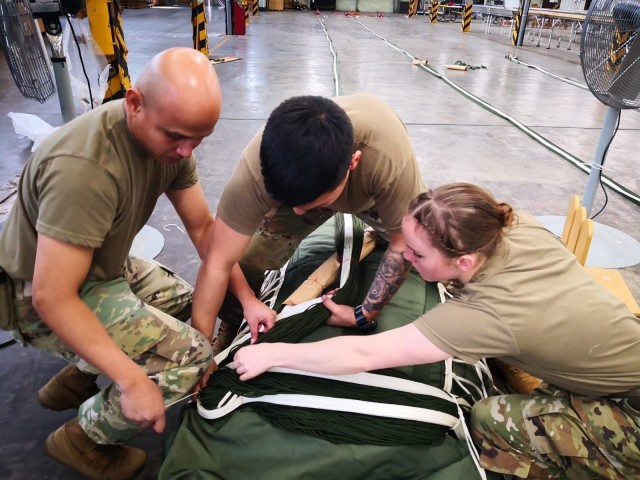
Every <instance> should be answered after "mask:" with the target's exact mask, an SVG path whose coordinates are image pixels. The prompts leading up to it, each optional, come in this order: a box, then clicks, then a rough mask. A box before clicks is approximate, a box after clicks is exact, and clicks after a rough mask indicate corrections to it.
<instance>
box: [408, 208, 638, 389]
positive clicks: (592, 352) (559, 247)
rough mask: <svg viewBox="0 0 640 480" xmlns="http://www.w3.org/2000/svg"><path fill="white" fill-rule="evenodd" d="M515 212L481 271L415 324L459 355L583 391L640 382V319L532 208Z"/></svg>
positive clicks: (467, 359)
mask: <svg viewBox="0 0 640 480" xmlns="http://www.w3.org/2000/svg"><path fill="white" fill-rule="evenodd" d="M518 218H519V221H518V223H517V224H516V225H515V226H514V227H513V228H511V229H510V230H509V232H508V233H507V235H506V238H505V241H504V243H503V244H502V246H501V247H500V248H499V250H498V251H497V252H496V254H495V256H493V257H492V258H491V259H490V260H489V261H488V262H487V264H486V266H485V267H484V268H483V269H481V271H480V272H479V273H478V274H476V277H475V278H474V279H473V280H472V281H471V282H469V283H468V284H466V285H465V286H464V287H463V288H461V289H460V290H458V291H456V292H455V293H454V297H453V299H450V300H448V301H447V302H445V303H444V304H441V305H438V306H437V307H436V308H434V309H433V310H430V311H429V312H427V313H425V314H424V315H423V316H421V317H420V318H418V319H417V320H416V321H415V322H414V324H415V325H416V327H417V328H418V329H419V330H420V331H421V332H422V333H423V334H424V335H425V336H426V337H427V338H428V339H429V340H430V341H431V342H433V344H434V345H436V346H437V347H438V348H440V349H441V350H443V351H444V352H447V353H449V354H451V355H453V356H455V357H458V358H461V359H463V360H465V361H467V362H470V363H475V362H476V361H478V360H480V359H481V358H482V357H498V358H501V359H502V360H504V361H505V362H507V363H509V364H511V365H514V366H516V367H519V368H522V369H523V370H525V371H527V372H530V373H532V374H533V375H535V376H537V377H539V378H541V379H543V380H545V381H546V382H549V383H551V384H553V385H556V386H558V387H561V388H564V389H566V390H569V391H571V392H574V393H576V394H580V395H586V396H606V395H610V394H615V393H621V392H627V391H629V390H631V389H634V388H636V387H639V386H640V320H639V319H637V318H636V317H634V316H633V315H632V314H631V312H630V311H629V310H628V308H627V307H626V306H625V305H624V303H622V301H620V300H618V299H617V298H615V297H614V296H613V295H612V294H611V293H610V292H609V291H608V290H607V289H606V288H605V287H603V286H601V285H600V284H598V283H597V282H596V281H595V280H594V279H593V278H592V277H591V275H589V273H588V272H586V271H585V270H584V267H582V266H581V265H580V264H579V263H578V262H577V261H576V259H575V256H574V255H573V254H572V253H571V252H569V250H568V249H567V248H566V247H565V246H564V245H563V244H562V242H561V241H560V239H558V238H557V237H556V236H555V235H553V234H552V233H551V232H549V231H548V230H546V229H545V228H544V227H543V226H542V225H541V224H540V223H539V222H538V221H537V220H536V219H535V218H533V217H532V216H530V215H526V214H520V215H518Z"/></svg>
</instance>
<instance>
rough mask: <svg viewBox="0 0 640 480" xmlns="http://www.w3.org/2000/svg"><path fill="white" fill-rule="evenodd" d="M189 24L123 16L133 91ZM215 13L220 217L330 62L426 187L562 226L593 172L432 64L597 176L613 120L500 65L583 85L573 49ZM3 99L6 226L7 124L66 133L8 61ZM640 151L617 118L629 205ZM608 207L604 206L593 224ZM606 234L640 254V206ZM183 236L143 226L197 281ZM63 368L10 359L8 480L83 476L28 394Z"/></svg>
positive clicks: (434, 29) (616, 146)
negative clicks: (243, 29)
mask: <svg viewBox="0 0 640 480" xmlns="http://www.w3.org/2000/svg"><path fill="white" fill-rule="evenodd" d="M190 15H191V12H190V9H189V8H185V7H175V8H159V7H154V8H151V9H143V10H125V12H124V32H125V40H126V43H127V46H128V48H129V71H130V74H131V77H132V79H133V80H134V81H135V78H136V75H137V74H138V72H139V71H140V68H141V66H142V65H143V64H144V63H145V62H146V61H147V60H148V59H149V58H150V57H151V56H152V55H153V54H155V53H156V52H158V51H160V50H162V49H164V48H167V47H170V46H176V45H182V46H191V22H190ZM209 15H210V22H209V25H208V31H209V44H210V48H211V55H212V56H224V55H232V56H237V57H241V58H242V60H240V61H236V62H231V63H226V64H221V65H218V66H217V67H216V70H217V72H218V75H219V77H220V80H221V83H222V88H223V93H224V107H223V112H222V118H221V120H220V122H219V124H218V126H217V127H216V130H215V132H214V133H213V135H211V137H210V138H208V139H206V140H205V141H204V142H203V143H202V145H201V146H200V147H199V148H198V150H197V151H196V153H197V156H198V158H199V168H200V175H201V180H202V182H203V186H204V189H205V192H206V194H207V197H208V200H209V203H210V206H211V208H212V209H213V210H214V211H215V208H216V206H217V204H218V200H219V198H220V194H221V192H222V189H223V186H224V184H225V181H226V180H227V178H228V177H229V175H230V174H231V171H232V169H233V167H234V164H235V162H236V161H237V159H238V158H239V154H240V152H241V150H242V148H243V147H244V145H245V144H246V142H247V141H248V140H249V139H250V138H251V136H252V135H253V134H254V132H255V131H256V130H257V129H258V128H259V126H260V125H261V124H263V123H264V122H265V121H266V119H267V117H268V115H269V113H270V112H271V110H272V109H273V108H274V107H276V106H277V105H278V104H279V103H280V102H281V101H282V100H284V99H285V98H288V97H290V96H294V95H298V94H316V95H325V96H332V95H334V94H335V92H336V84H335V82H334V66H333V61H334V59H333V56H332V53H331V50H332V49H333V51H335V53H336V55H337V69H336V70H337V74H338V75H337V77H338V87H339V90H338V91H339V93H340V94H342V95H348V94H351V93H355V92H360V91H368V92H372V93H374V94H377V95H379V96H381V97H383V98H384V99H386V100H387V101H388V102H389V103H390V104H391V105H392V106H393V107H394V108H395V109H396V110H397V112H398V114H399V115H400V117H401V118H402V119H403V120H404V121H405V123H406V125H407V128H408V130H409V133H410V135H411V138H412V140H413V141H414V145H415V149H416V151H417V155H418V159H419V161H420V165H421V168H422V172H423V176H424V178H425V180H426V181H427V183H428V184H429V185H430V186H437V185H440V184H442V183H446V182H450V181H457V180H461V181H471V182H475V183H478V184H480V185H483V186H484V187H487V188H489V189H490V190H492V191H493V192H494V193H495V195H496V196H497V197H499V198H500V199H503V200H505V201H508V202H511V203H512V204H513V205H514V206H515V207H516V208H518V209H524V210H527V211H530V212H532V213H534V214H536V215H554V216H563V215H564V213H565V209H566V206H567V202H568V199H569V197H570V196H571V195H573V194H582V193H583V190H584V188H585V185H586V179H587V177H586V175H585V174H584V173H582V172H581V171H579V170H578V169H577V168H575V167H574V166H572V165H570V164H569V163H568V162H567V161H565V160H563V159H562V158H560V157H559V156H557V155H556V154H554V153H552V152H551V151H550V150H548V149H546V148H544V147H543V146H541V145H540V144H539V143H537V142H535V141H533V140H532V139H531V138H530V137H529V136H527V135H525V134H524V133H523V132H521V131H520V130H518V129H517V128H516V127H514V126H513V125H512V124H511V123H508V122H507V121H505V120H504V119H502V118H500V117H499V116H497V115H495V114H493V113H490V112H489V111H487V110H485V109H483V108H481V107H480V106H478V105H477V104H475V103H473V102H471V101H470V100H469V99H468V98H466V97H464V96H463V95H461V94H459V93H458V92H456V91H455V90H454V89H452V88H451V87H450V86H448V85H447V84H445V83H444V82H443V81H441V80H439V79H438V78H436V77H435V76H434V75H431V74H429V73H427V72H425V71H423V70H421V69H420V68H418V67H417V66H415V65H412V62H411V58H410V56H409V55H411V56H413V57H415V58H419V59H427V60H428V61H429V65H430V66H431V67H433V68H434V69H435V70H436V71H438V72H440V73H442V74H444V75H446V76H447V77H448V78H449V79H450V80H451V81H453V82H455V83H456V84H458V85H459V86H460V87H462V88H464V89H466V90H468V91H469V92H471V93H473V94H475V95H477V96H478V97H480V98H482V99H483V100H484V101H486V102H487V103H489V104H491V105H493V106H494V107H495V108H497V109H499V110H500V111H502V112H504V113H505V114H507V115H509V116H511V117H513V118H515V119H517V120H519V121H520V122H522V123H523V124H524V125H527V126H528V127H530V128H531V129H533V130H534V131H535V132H537V133H538V134H540V135H542V136H544V137H546V138H547V139H548V140H549V141H551V142H553V143H555V144H556V145H558V146H559V147H561V148H562V149H564V150H566V151H568V152H570V153H571V154H573V155H575V156H577V157H579V158H580V159H582V160H583V161H586V162H591V160H592V158H593V155H594V152H595V148H596V144H597V142H598V137H599V134H600V128H601V126H602V123H603V118H604V114H605V111H606V107H604V106H603V105H602V104H600V103H599V102H598V101H597V100H596V99H595V98H594V97H593V95H592V94H591V93H590V92H589V91H587V90H583V89H580V88H578V87H575V86H573V85H570V84H567V83H564V82H562V81H560V80H558V79H556V78H553V77H551V76H548V75H545V74H543V73H541V72H539V71H536V70H534V69H530V68H526V67H524V66H521V65H517V64H516V63H513V62H510V61H508V60H506V59H505V55H507V54H511V55H517V56H518V58H519V59H521V60H523V61H525V62H527V63H530V64H533V65H536V66H538V67H540V68H542V69H544V70H547V71H550V72H552V73H554V74H556V75H558V76H560V77H568V78H571V79H574V80H577V81H578V82H580V83H584V80H583V76H582V70H581V67H580V60H579V56H578V51H579V48H578V46H576V45H574V47H573V48H572V50H571V51H568V50H566V43H565V44H564V45H563V46H561V47H560V48H556V47H555V46H553V47H552V48H551V49H549V50H547V49H545V48H544V46H543V47H539V48H536V47H535V46H533V45H532V44H531V43H526V44H525V46H524V47H521V48H518V49H515V48H514V47H511V46H510V44H509V39H508V37H506V36H502V35H500V34H499V31H500V28H499V27H494V29H493V31H492V33H491V34H484V33H483V26H482V23H481V21H480V20H476V21H474V22H473V23H472V31H471V32H469V33H466V34H463V33H461V31H460V24H459V23H439V24H437V25H431V24H429V23H428V21H427V18H426V17H423V16H418V17H416V18H413V19H408V18H406V17H405V16H403V15H388V16H385V17H383V18H378V17H377V16H376V15H375V13H373V14H363V13H361V14H360V16H359V17H358V18H357V19H354V18H350V17H347V16H345V15H344V13H341V12H322V14H321V15H315V14H314V12H312V11H311V12H310V11H295V10H286V11H283V12H260V15H259V16H258V17H254V18H252V19H251V24H250V25H249V26H248V27H247V35H245V36H233V37H227V36H225V35H224V33H225V26H224V12H223V11H222V10H220V9H217V8H213V9H210V10H209ZM385 40H386V42H385ZM329 42H331V44H330V43H329ZM543 43H544V42H543ZM457 60H462V61H464V62H466V63H468V64H471V65H484V66H486V69H478V70H469V71H466V72H459V71H453V70H446V69H445V67H444V65H445V64H451V63H454V62H455V61H457ZM194 94H196V93H195V92H194ZM0 99H1V102H0V138H2V145H3V149H4V151H5V154H4V155H2V156H0V187H2V186H4V187H2V188H0V226H1V224H2V221H3V217H4V216H5V215H6V210H7V207H8V205H10V203H11V196H10V194H11V192H12V191H13V190H14V185H13V184H12V183H11V181H12V180H13V179H15V177H16V176H17V175H19V174H20V172H21V170H22V167H23V165H24V163H25V161H26V160H27V158H28V156H29V152H30V148H31V142H30V141H29V140H27V139H25V138H23V137H19V136H17V135H16V134H15V133H14V131H13V128H12V125H11V121H10V120H9V118H8V117H7V116H6V114H7V113H9V112H22V113H32V114H36V115H38V116H40V117H41V118H42V119H43V120H45V121H47V122H48V123H50V124H52V125H59V124H60V123H61V122H62V120H61V115H60V108H59V104H58V101H57V98H55V97H54V98H53V99H50V100H48V101H47V102H46V103H44V104H39V103H37V102H34V101H31V100H25V99H23V98H22V97H21V95H20V93H19V92H18V90H17V88H16V87H15V86H14V84H13V81H12V79H11V75H10V73H9V71H8V67H7V64H6V62H4V61H3V60H0ZM639 140H640V115H639V114H638V112H636V111H625V112H623V114H622V120H621V124H620V129H619V132H618V134H617V136H616V138H615V141H614V142H613V144H612V145H611V148H610V150H609V155H608V159H607V163H606V167H607V169H606V173H607V175H608V176H609V177H611V178H613V179H614V180H616V181H617V182H619V183H620V184H622V185H624V186H625V187H626V188H627V189H629V190H631V191H634V192H638V191H640V182H639V181H638V180H639V178H640V176H639V175H638V173H637V171H638V169H637V165H636V162H637V159H638V158H637V145H638V142H639ZM7 197H9V199H8V200H6V201H4V202H3V200H5V199H6V198H7ZM603 201H604V197H603V195H602V193H601V192H598V195H597V197H596V206H595V208H594V211H597V210H598V209H599V208H600V206H602V204H603ZM597 221H598V222H601V223H602V224H604V225H608V226H611V227H614V228H616V229H619V230H621V231H624V232H626V233H627V234H629V235H630V236H632V237H633V238H635V239H637V240H640V208H639V207H638V206H636V205H634V204H633V203H631V202H630V201H628V200H626V199H624V198H622V197H621V196H620V195H618V194H616V193H612V192H610V193H609V201H608V204H607V207H606V208H605V210H604V211H603V212H602V213H601V214H600V215H599V216H598V218H597ZM179 223H180V222H179V219H178V217H177V215H176V214H175V213H174V211H173V210H172V209H171V207H170V205H169V203H168V202H167V201H166V200H164V199H161V201H160V202H159V204H158V207H157V209H156V211H155V212H154V214H153V216H152V218H151V220H150V221H149V224H150V225H151V226H153V227H155V228H156V229H158V230H159V231H160V232H162V234H163V235H164V239H165V246H164V249H163V250H162V252H161V253H160V255H159V256H158V257H157V259H158V260H159V261H161V262H164V263H166V264H167V265H169V266H170V267H172V268H174V269H175V270H177V271H178V272H180V273H181V274H182V275H183V276H184V277H185V278H186V279H187V280H189V281H191V282H193V281H194V280H195V275H196V271H197V267H198V259H197V257H196V255H195V250H194V248H193V247H192V246H191V244H190V243H189V240H188V238H187V236H186V235H185V234H184V233H183V232H182V231H181V230H180V229H178V228H176V227H175V226H171V225H170V224H179ZM623 274H624V276H625V278H626V280H627V282H628V283H629V285H630V286H631V289H632V291H633V293H634V294H635V296H636V298H637V299H639V298H640V267H638V266H633V267H629V268H625V269H624V270H623ZM62 366H63V362H62V361H61V360H59V359H56V358H52V357H49V356H47V355H45V354H41V353H39V352H37V351H35V350H33V349H25V348H21V347H19V346H17V345H15V344H12V345H7V346H4V347H2V348H0V385H2V386H1V387H0V431H1V432H2V439H1V440H0V478H2V479H11V480H18V479H36V478H43V479H75V478H80V477H79V476H77V475H75V474H74V473H73V472H71V471H70V470H69V469H67V468H66V467H64V466H61V465H58V464H57V463H55V462H54V461H52V460H50V459H49V458H48V457H47V456H46V455H45V453H44V450H43V448H42V445H43V442H44V440H45V438H46V436H47V435H48V434H49V432H51V431H53V430H54V429H55V428H57V427H58V426H59V425H60V424H62V423H63V422H65V421H66V420H68V419H69V418H71V417H72V416H73V413H72V412H66V413H53V412H47V411H44V410H43V409H41V408H40V407H39V406H38V404H37V403H36V400H35V396H34V394H35V392H36V390H37V389H38V388H39V387H40V386H41V385H42V384H43V383H44V382H45V381H46V380H48V378H50V376H51V375H53V374H54V373H55V372H56V371H57V370H58V369H59V368H60V367H62ZM176 421H177V408H174V409H173V410H172V411H171V412H170V414H169V422H168V429H172V428H174V427H175V426H176ZM164 440H165V436H164V435H160V436H159V435H156V434H154V433H151V432H146V433H144V434H143V435H141V436H140V437H139V438H138V439H136V440H135V441H134V442H133V443H134V444H135V445H137V446H141V447H143V448H145V449H146V450H147V452H148V453H149V461H148V464H147V467H146V469H145V471H144V473H143V474H141V476H140V477H139V478H155V476H156V474H157V471H158V469H159V467H160V464H161V461H162V448H163V444H164ZM266 467H268V466H266Z"/></svg>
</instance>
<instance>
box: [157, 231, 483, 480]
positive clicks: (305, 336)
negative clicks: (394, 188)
mask: <svg viewBox="0 0 640 480" xmlns="http://www.w3.org/2000/svg"><path fill="white" fill-rule="evenodd" d="M333 229H334V227H333V225H332V224H331V223H329V224H327V225H324V226H323V227H321V228H320V229H319V230H318V231H317V232H316V233H314V234H313V235H311V236H310V237H309V238H308V239H306V240H305V241H304V242H303V243H302V244H301V245H300V247H299V248H298V250H297V251H296V253H295V254H294V256H293V257H292V259H291V260H290V262H289V264H288V266H287V268H286V270H285V272H284V276H285V278H284V281H283V282H282V284H281V287H280V291H279V293H278V295H277V297H278V298H277V301H276V302H275V305H276V308H278V310H279V309H280V308H281V307H280V306H281V305H282V302H283V301H284V300H285V299H287V298H288V297H289V296H290V295H291V293H292V292H294V291H295V290H296V288H297V287H298V286H299V285H300V284H301V283H302V282H303V281H304V279H305V278H307V277H306V276H307V275H308V274H309V273H311V272H313V271H314V269H316V268H317V267H318V266H319V265H321V264H322V263H323V262H324V261H325V260H326V259H327V258H329V257H330V256H331V255H332V254H333V252H334V249H335V247H334V245H335V243H334V242H333V237H334V233H333ZM353 238H354V245H353V252H352V254H351V258H352V259H353V258H356V259H357V258H359V249H360V246H359V243H360V242H361V241H360V240H359V239H361V238H362V234H361V233H356V234H354V235H353ZM384 250H385V247H384V246H382V247H378V248H376V249H375V250H374V251H373V252H372V253H371V254H370V255H368V256H367V257H366V258H364V259H363V260H362V261H361V262H360V263H359V264H358V262H357V261H355V260H353V261H352V262H351V272H350V275H349V280H348V281H347V282H346V283H345V284H344V285H343V286H342V288H341V289H340V291H339V292H338V293H337V294H336V297H335V300H336V301H337V302H338V303H345V304H349V305H354V304H357V303H359V302H361V301H362V298H364V296H365V295H366V292H367V290H368V287H369V286H370V284H371V281H372V279H373V276H374V275H375V272H376V270H377V268H378V265H379V263H380V259H381V257H382V255H383V253H384ZM335 286H336V285H330V286H328V287H327V288H332V287H335ZM440 302H441V294H440V292H439V290H438V286H437V285H435V284H430V283H426V282H424V281H423V280H422V279H421V278H420V277H419V276H418V275H417V273H415V272H411V274H410V276H409V277H408V278H407V280H406V281H405V283H404V284H403V286H402V287H401V288H400V290H399V291H398V292H397V293H396V295H395V296H394V298H393V299H392V301H391V302H390V303H389V304H388V305H387V306H386V307H385V308H384V309H383V310H382V312H381V313H380V315H379V316H378V325H379V327H378V328H379V330H380V331H385V330H388V329H392V328H396V327H399V326H401V325H406V324H408V323H411V322H412V321H413V320H415V318H417V317H418V316H419V315H420V314H422V313H423V312H424V311H426V310H428V309H430V308H433V307H434V306H436V305H437V304H438V303H440ZM328 316H329V312H328V311H326V309H325V308H324V307H323V306H322V304H321V303H319V304H314V305H313V306H311V307H309V308H308V309H307V310H305V311H303V312H301V313H296V314H294V315H293V316H290V317H288V318H284V319H281V320H279V321H278V322H277V324H276V327H274V328H273V329H272V330H271V331H270V332H268V333H266V334H264V335H262V336H261V338H260V340H259V341H261V342H262V341H286V342H311V341H317V340H322V339H325V338H330V337H334V336H338V335H352V334H356V335H358V334H359V333H358V332H357V331H356V330H355V329H342V328H336V327H330V326H327V325H326V324H325V320H326V319H327V318H328ZM247 341H248V339H247V338H245V339H244V340H243V338H242V335H241V336H240V337H239V338H238V339H237V342H235V346H232V347H231V348H230V350H229V351H228V352H227V354H226V358H222V359H220V358H219V357H216V360H219V367H220V368H219V370H218V371H217V372H215V373H214V374H213V375H212V376H211V378H210V381H209V384H208V386H207V387H206V388H205V389H203V390H202V391H201V392H200V394H199V397H198V404H197V408H193V405H191V406H190V407H187V408H186V409H185V411H184V412H183V418H182V421H181V425H180V427H179V429H178V431H177V433H176V434H175V436H174V438H173V441H172V442H171V447H170V448H169V449H168V452H167V457H166V459H165V461H164V463H163V466H162V469H161V472H160V478H161V479H180V478H202V479H223V478H231V479H234V480H244V479H247V480H249V479H253V478H261V479H264V480H271V479H273V480H276V479H278V480H279V479H282V478H309V479H318V480H320V479H326V478H333V477H334V476H335V475H336V472H339V477H340V478H343V479H356V478H357V479H359V478H368V479H380V480H383V479H389V478H394V479H404V478H406V479H428V480H445V479H446V480H451V479H460V480H462V479H464V480H472V479H476V478H482V477H481V476H480V474H479V472H478V470H477V468H476V467H475V465H474V462H473V459H472V456H471V454H470V450H469V446H468V444H467V441H466V440H465V439H461V438H460V437H462V436H463V431H464V429H465V427H464V421H463V420H464V416H463V414H462V412H461V410H460V406H463V409H464V410H465V411H468V407H470V406H471V405H472V404H473V403H474V402H475V401H477V400H478V399H480V398H483V397H485V396H487V393H488V392H489V391H490V389H491V381H490V378H489V377H488V376H487V374H486V371H485V369H484V367H483V366H482V365H480V366H479V365H469V364H466V363H464V362H460V361H448V362H439V363H436V364H431V365H417V366H410V367H402V368H395V369H389V370H385V371H378V372H370V373H363V374H357V375H346V376H344V375H342V376H319V375H315V374H309V373H308V372H300V371H292V370H284V369H275V370H274V371H270V372H267V373H265V374H263V375H261V376H260V377H257V378H255V379H252V380H250V381H248V382H240V381H239V380H238V376H237V374H236V373H235V371H233V370H232V369H230V368H227V367H226V365H227V364H228V363H229V362H230V361H231V360H232V358H233V352H234V351H235V349H237V348H241V346H242V345H243V344H244V343H245V342H247ZM223 353H224V352H223ZM221 355H222V354H221ZM454 432H455V434H454Z"/></svg>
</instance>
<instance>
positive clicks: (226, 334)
mask: <svg viewBox="0 0 640 480" xmlns="http://www.w3.org/2000/svg"><path fill="white" fill-rule="evenodd" d="M239 328H240V323H231V322H221V323H220V326H219V327H218V335H216V338H214V339H213V343H212V344H211V348H213V356H214V357H215V356H216V355H218V354H219V353H220V352H222V351H224V350H226V349H227V348H228V347H229V345H231V344H232V343H233V341H234V340H235V338H236V336H237V335H238V329H239Z"/></svg>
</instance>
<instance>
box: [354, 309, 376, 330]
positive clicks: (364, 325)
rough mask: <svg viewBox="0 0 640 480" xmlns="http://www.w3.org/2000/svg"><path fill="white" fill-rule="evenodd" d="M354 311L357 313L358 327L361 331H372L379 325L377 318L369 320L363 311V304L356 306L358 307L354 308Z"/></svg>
mask: <svg viewBox="0 0 640 480" xmlns="http://www.w3.org/2000/svg"><path fill="white" fill-rule="evenodd" d="M353 313H354V314H355V315H356V327H357V328H358V330H360V332H362V333H371V332H373V331H374V330H375V329H376V327H377V326H378V324H377V323H376V321H375V320H371V321H369V320H367V318H366V317H365V316H364V314H363V313H362V305H358V306H356V308H354V309H353Z"/></svg>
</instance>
